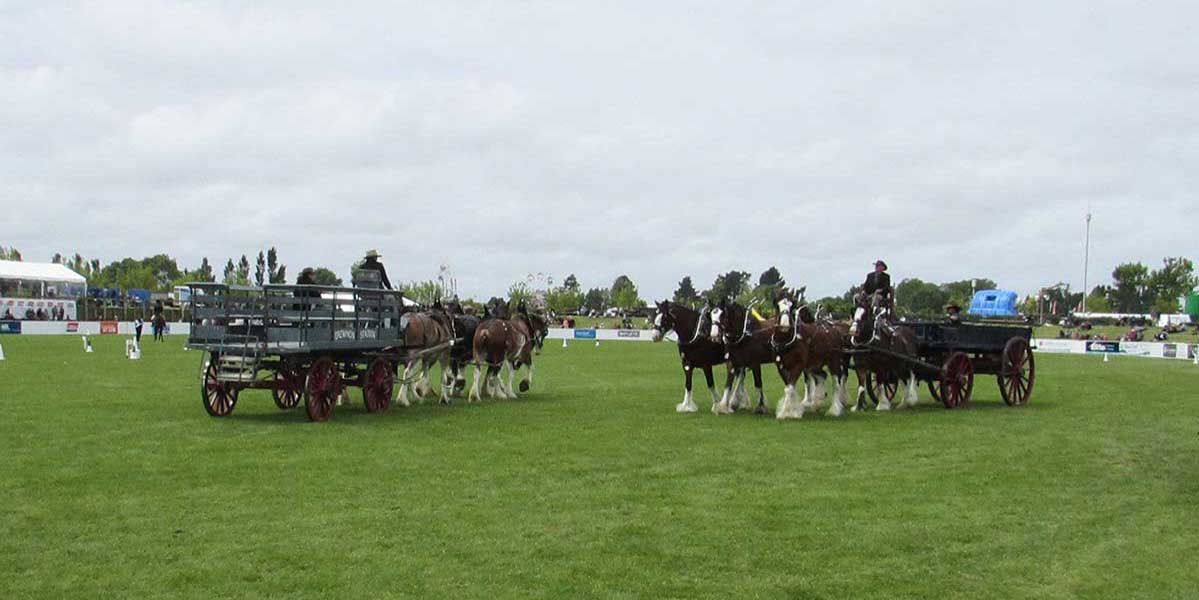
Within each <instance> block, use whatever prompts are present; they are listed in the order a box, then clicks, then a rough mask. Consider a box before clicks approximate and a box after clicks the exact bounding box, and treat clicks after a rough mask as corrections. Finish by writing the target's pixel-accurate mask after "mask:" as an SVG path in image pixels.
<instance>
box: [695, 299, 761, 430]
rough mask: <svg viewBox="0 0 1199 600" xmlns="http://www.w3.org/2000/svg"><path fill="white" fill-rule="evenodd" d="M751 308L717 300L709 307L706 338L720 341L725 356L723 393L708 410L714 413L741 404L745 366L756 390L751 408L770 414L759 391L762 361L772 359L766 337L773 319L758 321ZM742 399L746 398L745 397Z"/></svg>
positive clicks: (728, 410)
mask: <svg viewBox="0 0 1199 600" xmlns="http://www.w3.org/2000/svg"><path fill="white" fill-rule="evenodd" d="M752 308H753V305H752V304H751V305H750V306H749V307H745V306H741V305H740V304H738V303H736V302H733V303H729V302H728V301H721V303H720V304H719V305H718V306H716V307H714V308H712V310H711V313H710V314H711V320H712V331H711V334H710V335H709V339H711V340H712V341H713V342H717V343H721V344H724V349H725V355H726V356H727V357H728V363H727V365H728V377H726V381H725V384H724V395H723V396H721V399H720V402H718V403H716V404H714V405H712V412H714V413H716V414H731V413H733V412H735V411H736V410H737V409H738V408H740V407H741V401H742V399H743V397H744V396H745V372H746V370H749V371H751V372H752V373H753V375H754V388H755V389H756V390H757V391H758V404H757V406H756V407H755V408H754V412H755V413H757V414H760V415H769V414H772V412H771V410H770V405H769V404H767V403H766V393H765V392H763V391H762V365H768V364H770V363H772V362H774V349H773V348H772V347H771V346H770V338H771V337H772V336H773V335H774V328H775V325H776V324H777V319H768V320H766V321H758V320H757V319H756V318H755V317H754V315H753V312H752V310H751V309H752ZM744 399H745V400H747V401H748V398H744Z"/></svg>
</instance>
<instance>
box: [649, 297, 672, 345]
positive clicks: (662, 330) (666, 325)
mask: <svg viewBox="0 0 1199 600" xmlns="http://www.w3.org/2000/svg"><path fill="white" fill-rule="evenodd" d="M654 304H655V306H656V309H655V310H654V319H653V323H654V338H653V339H654V341H655V342H660V341H662V338H663V337H665V336H666V332H668V331H670V330H672V329H674V315H673V314H671V312H670V309H671V307H672V305H671V303H670V300H663V301H661V302H656V303H654Z"/></svg>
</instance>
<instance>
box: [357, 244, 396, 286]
mask: <svg viewBox="0 0 1199 600" xmlns="http://www.w3.org/2000/svg"><path fill="white" fill-rule="evenodd" d="M380 258H383V257H381V256H379V252H378V251H377V250H368V251H367V253H366V258H364V259H363V261H362V264H361V265H358V268H359V269H362V270H363V271H377V272H378V273H379V281H380V282H382V284H383V287H384V288H386V289H389V290H390V289H391V280H390V279H388V278H387V269H385V268H383V263H381V262H379V259H380Z"/></svg>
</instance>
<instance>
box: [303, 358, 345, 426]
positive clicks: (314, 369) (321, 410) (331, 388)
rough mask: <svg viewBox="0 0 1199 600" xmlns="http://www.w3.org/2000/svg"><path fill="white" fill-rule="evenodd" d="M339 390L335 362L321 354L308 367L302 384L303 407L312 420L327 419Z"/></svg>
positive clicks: (339, 382)
mask: <svg viewBox="0 0 1199 600" xmlns="http://www.w3.org/2000/svg"><path fill="white" fill-rule="evenodd" d="M340 392H341V381H339V377H338V375H337V364H336V363H334V362H333V359H332V358H330V357H328V356H322V357H320V358H318V359H317V360H316V362H314V363H312V366H311V367H310V368H309V369H308V380H307V382H306V383H305V385H304V408H305V409H307V411H308V418H309V419H311V420H313V421H318V422H319V421H327V420H328V419H329V417H330V416H331V415H332V414H333V404H334V403H335V402H337V395H338V394H339V393H340Z"/></svg>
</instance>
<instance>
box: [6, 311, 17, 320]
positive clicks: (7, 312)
mask: <svg viewBox="0 0 1199 600" xmlns="http://www.w3.org/2000/svg"><path fill="white" fill-rule="evenodd" d="M4 320H5V321H16V320H17V318H16V317H14V316H13V315H12V309H11V308H6V309H4Z"/></svg>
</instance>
